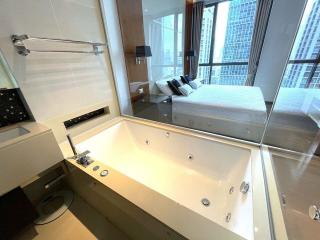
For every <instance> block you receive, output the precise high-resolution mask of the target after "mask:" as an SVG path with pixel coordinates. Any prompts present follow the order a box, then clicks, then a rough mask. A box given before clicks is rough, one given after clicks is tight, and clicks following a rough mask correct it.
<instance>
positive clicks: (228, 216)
mask: <svg viewBox="0 0 320 240" xmlns="http://www.w3.org/2000/svg"><path fill="white" fill-rule="evenodd" d="M230 220H231V213H230V212H228V213H227V215H226V222H230Z"/></svg>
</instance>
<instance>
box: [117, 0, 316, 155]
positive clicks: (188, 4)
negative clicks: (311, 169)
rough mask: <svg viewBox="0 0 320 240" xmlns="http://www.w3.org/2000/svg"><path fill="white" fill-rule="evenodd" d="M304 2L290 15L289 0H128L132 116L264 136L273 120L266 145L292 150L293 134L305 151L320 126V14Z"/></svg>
mask: <svg viewBox="0 0 320 240" xmlns="http://www.w3.org/2000/svg"><path fill="white" fill-rule="evenodd" d="M128 5H130V6H131V9H132V10H133V11H131V12H130V14H128V13H127V11H126V8H127V6H128ZM300 5H301V3H298V2H295V3H292V4H291V5H290V6H289V8H291V9H290V11H295V12H296V13H297V14H290V15H288V16H286V17H283V12H284V9H286V8H288V6H287V5H286V2H285V1H277V2H273V1H265V2H263V3H262V2H258V1H256V0H234V1H212V0H207V1H196V2H194V3H193V2H192V1H184V0H177V1H161V2H159V1H155V0H142V1H119V3H118V14H119V19H120V25H121V34H122V37H123V51H124V55H125V59H124V61H125V65H126V69H127V79H128V82H129V84H128V85H129V95H128V96H127V97H125V99H126V101H127V105H128V106H131V107H129V110H128V112H127V115H133V116H135V117H141V118H145V119H149V120H153V121H158V122H163V123H168V124H174V125H178V126H182V127H188V128H193V129H196V130H201V131H205V132H210V133H214V134H219V135H224V136H228V137H235V138H240V139H243V140H246V141H253V142H257V143H259V142H260V141H261V139H262V137H263V133H264V130H265V128H266V122H267V119H268V118H270V123H269V124H268V127H269V128H271V129H273V131H269V133H272V134H271V135H272V136H265V137H266V140H267V142H269V143H272V145H275V146H278V147H284V145H283V140H284V139H282V138H281V136H282V135H284V134H283V133H290V136H291V138H290V142H291V143H292V144H294V145H296V147H297V148H300V150H301V151H302V150H304V148H305V147H306V146H307V145H308V144H309V143H310V141H313V139H314V138H315V137H316V136H315V132H317V129H318V128H319V118H318V115H317V116H315V117H310V115H312V114H310V113H309V112H308V111H309V110H310V108H311V103H310V101H311V100H310V98H312V99H313V96H317V95H319V90H317V88H319V67H317V66H318V65H317V64H318V62H319V53H318V52H319V50H318V48H319V43H318V42H317V39H319V31H320V30H319V25H316V24H314V22H315V21H316V20H317V19H319V18H320V15H319V11H318V12H317V9H318V8H319V6H318V5H319V2H317V1H311V0H310V1H308V3H307V5H306V8H305V11H304V13H303V15H302V17H301V19H300V15H299V14H298V11H301V6H300ZM300 14H302V13H301V12H300ZM133 19H134V20H133ZM300 20H301V21H300ZM318 21H319V20H318ZM279 26H281V28H279ZM293 26H295V27H293ZM312 32H315V33H316V34H313V35H312V37H310V36H311V33H312ZM129 36H135V37H129ZM318 41H319V40H318ZM275 56H276V57H275ZM287 60H288V61H287ZM270 69H272V71H270ZM185 76H187V78H188V79H187V80H185V78H184V77H185ZM174 80H176V81H174ZM172 81H173V82H172ZM189 81H193V82H194V83H197V84H195V85H196V86H193V87H192V86H190V84H189ZM172 83H173V84H172ZM179 87H180V88H182V89H180V90H179ZM279 89H280V91H278V90H279ZM181 91H184V93H182V92H181ZM309 93H310V94H309ZM186 95H187V96H186ZM277 96H278V99H277V103H276V104H274V110H276V111H275V112H274V113H273V114H271V115H270V111H271V110H272V106H273V103H275V102H276V101H275V99H276V97H277ZM306 96H308V99H309V100H308V99H307V97H306ZM312 101H313V100H312ZM315 101H316V100H315ZM313 103H314V104H315V102H314V101H313ZM310 111H312V110H310ZM300 134H303V135H304V136H305V138H306V139H308V140H307V142H308V144H306V145H304V144H300V143H298V140H297V139H298V138H299V135H300Z"/></svg>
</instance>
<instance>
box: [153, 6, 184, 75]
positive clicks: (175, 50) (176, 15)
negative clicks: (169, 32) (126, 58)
mask: <svg viewBox="0 0 320 240" xmlns="http://www.w3.org/2000/svg"><path fill="white" fill-rule="evenodd" d="M180 14H181V15H182V39H183V36H184V31H185V29H184V21H185V15H184V13H183V11H182V10H180V9H177V10H175V11H174V12H166V13H162V14H159V15H158V16H156V17H154V18H153V19H152V21H154V20H155V19H158V18H163V17H167V16H171V15H173V16H174V29H176V31H174V46H173V54H174V56H173V57H174V58H173V63H172V64H151V67H153V68H154V67H156V68H168V67H170V68H173V72H174V74H173V75H174V76H175V75H177V72H178V69H179V68H182V71H183V61H182V63H181V64H179V63H178V62H179V61H178V58H179V56H178V53H179V52H178V23H179V15H180ZM148 34H149V38H151V36H150V35H151V29H150V28H149V30H148ZM183 49H184V41H183V40H182V54H183ZM183 57H184V56H183V55H182V59H183Z"/></svg>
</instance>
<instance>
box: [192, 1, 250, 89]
mask: <svg viewBox="0 0 320 240" xmlns="http://www.w3.org/2000/svg"><path fill="white" fill-rule="evenodd" d="M228 1H232V0H220V1H216V2H213V3H208V4H206V5H205V8H208V7H212V6H214V13H213V23H212V29H211V44H210V55H209V62H208V63H199V64H198V67H210V70H209V79H208V80H207V81H205V82H208V84H209V85H210V84H211V76H212V67H216V66H248V65H249V61H250V59H248V61H245V62H243V61H239V62H224V63H223V62H220V63H217V62H213V55H214V40H215V39H214V38H215V29H216V23H217V13H218V6H219V4H220V3H222V2H228ZM255 21H256V17H255ZM254 24H255V23H254ZM253 37H254V36H252V38H253ZM251 47H252V44H251ZM250 49H251V48H250ZM199 55H200V53H199ZM249 58H250V56H249Z"/></svg>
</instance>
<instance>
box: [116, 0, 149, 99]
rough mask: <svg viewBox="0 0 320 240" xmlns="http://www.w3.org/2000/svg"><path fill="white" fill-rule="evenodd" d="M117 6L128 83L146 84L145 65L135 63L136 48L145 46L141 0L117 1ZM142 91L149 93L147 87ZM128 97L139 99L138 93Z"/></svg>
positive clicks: (146, 70)
mask: <svg viewBox="0 0 320 240" xmlns="http://www.w3.org/2000/svg"><path fill="white" fill-rule="evenodd" d="M117 6H118V14H119V21H120V27H121V34H122V41H123V48H124V54H125V61H126V67H127V75H128V81H129V83H130V82H147V81H148V69H147V64H146V63H141V64H136V63H135V48H136V46H141V45H145V38H144V28H143V9H142V0H117ZM143 89H144V92H145V94H148V93H149V87H148V85H146V86H145V87H144V88H143ZM130 95H131V99H132V100H135V99H137V98H139V94H138V93H130Z"/></svg>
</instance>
